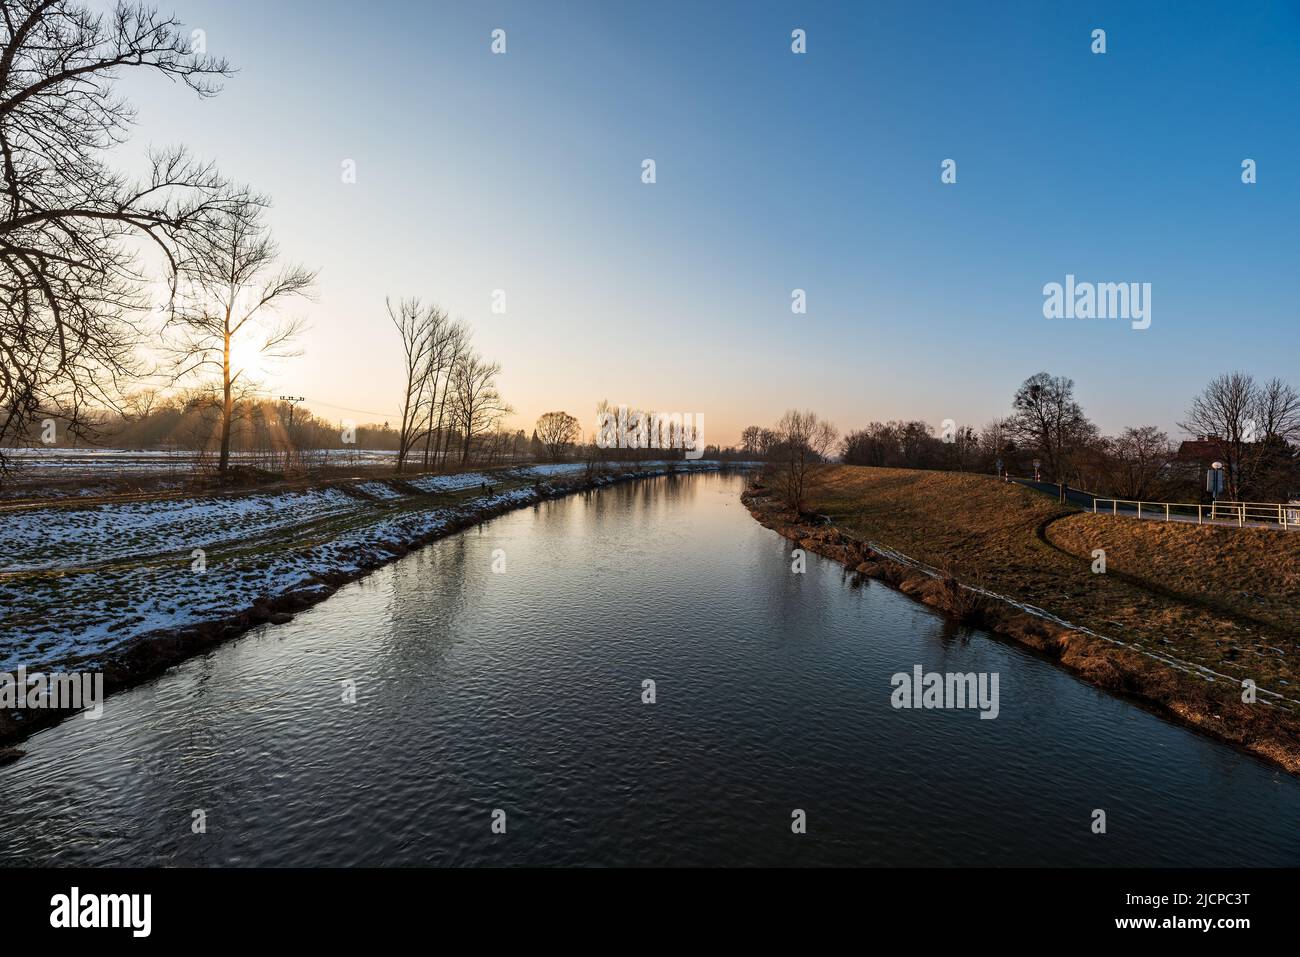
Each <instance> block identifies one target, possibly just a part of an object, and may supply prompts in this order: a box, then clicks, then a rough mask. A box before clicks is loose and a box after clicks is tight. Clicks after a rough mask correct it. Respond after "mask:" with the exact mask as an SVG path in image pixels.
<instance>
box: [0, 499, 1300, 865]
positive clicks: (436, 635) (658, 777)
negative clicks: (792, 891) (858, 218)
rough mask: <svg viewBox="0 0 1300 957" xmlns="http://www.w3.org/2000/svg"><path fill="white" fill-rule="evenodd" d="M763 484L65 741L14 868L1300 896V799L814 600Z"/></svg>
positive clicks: (252, 637)
mask: <svg viewBox="0 0 1300 957" xmlns="http://www.w3.org/2000/svg"><path fill="white" fill-rule="evenodd" d="M742 482H743V479H742V478H741V477H739V476H735V475H720V474H704V475H696V476H680V477H673V476H666V477H663V478H658V479H649V480H643V481H640V482H636V483H633V484H627V485H621V486H615V487H612V488H608V489H605V490H602V491H599V492H593V493H588V494H584V495H579V496H573V497H570V498H566V499H561V500H557V501H551V502H546V503H542V504H540V505H538V506H536V507H533V508H530V509H527V510H522V511H518V512H514V513H511V514H508V515H505V516H502V517H499V518H496V519H494V520H492V521H491V522H488V523H486V524H484V525H482V526H480V527H478V528H476V529H472V530H469V531H466V532H463V533H461V534H458V535H456V536H454V537H452V538H449V539H446V540H443V541H440V542H437V543H435V544H433V545H431V546H429V547H427V548H425V549H423V550H421V551H419V552H416V553H413V554H411V555H409V556H407V557H406V558H404V559H402V560H400V561H398V562H396V563H394V564H392V565H390V566H388V567H386V568H384V569H381V570H380V571H378V572H377V573H375V574H373V575H371V576H370V577H369V578H367V579H365V580H362V581H359V582H356V583H354V584H351V585H349V586H347V587H345V588H343V589H341V590H340V591H339V592H338V593H337V594H336V595H334V596H333V597H331V598H330V599H329V600H327V601H326V602H324V603H322V604H320V605H317V606H316V607H314V608H312V609H309V610H307V611H305V612H303V613H302V614H300V615H299V616H298V617H297V618H296V619H295V620H294V621H292V622H290V623H289V624H286V625H279V626H265V627H262V628H259V629H257V630H256V631H253V632H250V633H249V634H248V635H246V636H244V637H242V638H240V639H238V640H236V641H234V642H231V643H228V644H226V645H223V646H221V647H220V648H217V649H216V650H214V651H212V652H211V653H210V654H208V655H206V656H204V657H201V658H196V659H193V660H191V661H189V662H187V663H185V664H183V665H181V666H179V667H177V668H175V669H173V670H171V671H170V672H168V673H167V674H166V675H164V676H163V677H161V678H160V679H158V680H155V681H153V682H151V683H149V684H147V685H144V686H141V687H139V688H136V689H134V690H131V691H129V692H126V693H124V694H122V695H119V696H116V697H113V698H110V699H109V701H108V703H107V706H106V710H105V714H104V717H103V718H102V719H101V720H99V721H86V720H83V719H81V718H74V719H72V720H70V721H66V722H64V723H63V724H62V725H60V726H58V727H55V728H52V729H49V730H47V731H44V732H42V733H40V734H38V735H36V736H34V737H33V738H32V739H31V740H29V741H28V742H27V743H26V744H25V745H24V748H26V749H27V750H28V752H29V754H28V756H27V757H26V758H24V759H22V760H21V761H19V762H17V763H15V764H13V765H10V766H8V767H6V768H2V769H0V863H4V864H13V863H32V864H72V863H77V864H137V865H150V864H165V865H213V864H223V865H240V864H244V865H251V864H260V865H352V864H368V865H385V864H433V865H464V864H488V865H511V864H532V865H539V864H544V865H575V864H576V865H695V864H708V865H715V864H716V865H723V864H727V865H748V864H772V865H798V864H851V865H966V864H970V865H974V864H995V865H1000V864H1012V865H1015V864H1021V865H1029V864H1039V865H1073V864H1091V865H1104V864H1114V865H1138V864H1155V865H1255V866H1258V865H1295V864H1297V863H1300V781H1297V780H1296V779H1294V778H1292V777H1290V776H1289V775H1286V774H1284V773H1282V772H1280V771H1277V770H1275V769H1273V768H1271V767H1269V766H1267V765H1265V764H1263V763H1262V762H1260V761H1258V760H1256V759H1254V758H1252V757H1250V756H1248V755H1245V754H1242V753H1239V752H1237V751H1235V750H1233V749H1232V748H1230V747H1227V746H1225V745H1222V744H1218V743H1216V742H1214V741H1211V740H1209V739H1207V738H1204V737H1201V736H1199V735H1197V734H1195V733H1193V732H1190V731H1188V730H1186V729H1183V728H1180V727H1177V726H1175V725H1173V724H1170V723H1169V722H1167V721H1165V720H1163V719H1161V718H1159V717H1156V716H1155V715H1153V714H1150V713H1148V712H1146V711H1144V710H1143V709H1141V708H1139V707H1137V706H1135V705H1133V704H1131V703H1129V702H1126V701H1123V700H1120V699H1117V698H1113V697H1110V696H1108V695H1106V694H1103V693H1101V692H1099V691H1097V690H1095V689H1093V688H1091V687H1089V686H1087V685H1085V684H1083V683H1081V682H1079V681H1077V680H1075V679H1074V678H1072V677H1071V676H1070V675H1068V674H1067V673H1065V672H1064V671H1062V670H1061V669H1059V668H1057V667H1056V666H1054V665H1052V664H1050V663H1048V662H1046V661H1044V660H1042V659H1040V658H1039V657H1036V656H1035V655H1034V654H1032V653H1031V652H1028V651H1025V650H1023V649H1021V648H1018V647H1016V646H1015V645H1013V644H1010V643H1007V642H1004V641H1000V640H997V639H994V638H991V637H990V636H988V635H986V634H983V633H981V632H978V631H971V630H968V629H963V628H958V627H955V626H953V625H952V624H951V623H949V622H948V621H946V620H945V619H943V618H942V617H940V616H939V615H938V614H937V613H935V612H934V611H932V610H930V609H929V608H927V607H926V606H923V605H920V604H917V603H915V602H913V601H912V600H911V599H909V598H907V597H905V596H903V595H901V594H899V593H897V592H894V591H892V590H890V589H889V588H888V587H886V586H884V585H882V584H879V583H875V582H868V583H866V584H863V585H861V586H860V587H854V586H853V585H852V583H851V582H850V581H849V579H848V577H847V576H846V575H845V574H844V572H843V569H842V568H841V567H840V566H838V565H836V564H834V563H832V562H829V561H826V560H823V559H820V558H818V557H817V556H815V555H809V556H808V565H807V571H806V573H804V574H794V573H792V571H791V558H790V549H791V547H792V546H791V544H790V543H789V542H787V541H785V540H784V539H782V538H780V537H779V536H777V535H776V534H775V533H773V532H771V531H769V530H767V529H765V528H762V527H761V526H759V525H758V524H757V523H756V522H754V521H753V519H752V518H751V517H750V516H749V514H748V512H746V510H745V509H744V507H743V506H742V505H741V504H740V501H739V493H740V490H741V485H742ZM494 565H495V567H496V569H497V570H496V571H494ZM915 665H921V666H922V667H923V668H924V669H925V670H926V671H938V672H976V673H981V672H983V673H994V672H995V673H997V674H998V676H999V685H998V687H999V713H998V716H997V718H996V719H993V720H986V719H985V720H982V719H980V717H979V712H978V711H976V710H972V709H965V710H961V709H946V710H944V709H929V710H926V709H911V710H908V709H895V708H894V707H892V706H891V702H890V699H891V692H892V690H893V687H892V685H891V681H890V678H891V675H893V674H895V673H898V672H902V673H911V671H912V669H913V667H914V666H915ZM647 679H648V680H651V681H653V682H654V683H655V685H654V690H655V702H654V703H653V704H646V703H643V701H642V695H643V682H644V681H645V680H647ZM348 683H353V684H348ZM349 687H355V703H348V702H345V701H344V700H343V699H344V698H345V697H346V696H347V689H348V688H349ZM796 810H799V811H802V812H803V816H804V818H805V819H806V833H803V834H796V833H794V832H793V830H792V826H791V825H792V821H793V820H794V816H793V815H794V813H795V811H796ZM1096 810H1101V811H1104V812H1105V815H1106V818H1105V820H1106V832H1105V833H1103V834H1098V833H1093V827H1092V825H1093V821H1094V812H1095V811H1096ZM495 811H500V812H503V814H497V815H495V816H494V812H495ZM494 820H495V821H497V822H498V824H499V822H501V821H502V820H504V824H505V833H495V832H494V830H493V822H494ZM200 825H201V826H200ZM498 829H499V828H498ZM196 830H199V831H200V832H201V833H195V831H196Z"/></svg>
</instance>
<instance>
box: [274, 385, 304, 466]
mask: <svg viewBox="0 0 1300 957" xmlns="http://www.w3.org/2000/svg"><path fill="white" fill-rule="evenodd" d="M305 398H306V397H305V396H301V395H282V396H280V401H281V402H288V403H289V430H288V433H287V435H288V438H289V446H290V447H289V448H287V449H285V452H284V467H285V468H286V469H287V468H288V467H289V457H290V456H291V455H292V454H293V407H294V406H295V405H297V404H298V403H299V402H302V401H304V399H305Z"/></svg>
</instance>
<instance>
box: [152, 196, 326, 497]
mask: <svg viewBox="0 0 1300 957" xmlns="http://www.w3.org/2000/svg"><path fill="white" fill-rule="evenodd" d="M265 209H266V201H265V200H264V199H262V198H260V197H252V198H246V199H244V200H243V201H241V202H239V203H238V204H236V205H235V206H234V207H232V208H231V209H230V210H228V211H227V212H225V213H224V214H223V215H221V216H220V217H218V219H217V221H216V222H215V223H214V224H213V226H212V228H211V229H209V230H207V231H205V232H203V233H201V234H199V236H198V238H197V240H196V241H193V242H192V244H191V245H192V252H191V255H190V257H189V258H188V259H187V260H186V262H185V264H184V266H183V267H182V274H183V277H184V280H185V285H184V288H183V289H182V290H181V292H180V294H179V295H178V296H177V299H176V303H175V306H174V308H173V310H172V313H171V316H170V318H169V319H168V328H169V330H170V331H171V332H172V333H173V335H172V337H171V339H170V340H169V343H168V344H169V347H170V349H171V350H172V352H173V354H174V356H175V372H176V377H177V378H178V379H183V378H187V377H191V376H194V375H202V374H204V373H206V372H215V373H217V374H218V375H219V377H220V380H219V381H220V390H221V398H220V402H221V454H220V457H219V459H218V465H217V467H218V469H219V470H220V471H221V472H225V471H226V470H227V469H228V468H229V465H230V435H231V425H232V422H233V421H234V417H235V402H236V397H237V396H236V390H237V389H240V388H242V389H244V390H245V391H247V390H248V389H251V388H252V386H253V385H254V383H252V382H251V379H250V377H249V376H247V375H246V373H247V372H248V369H247V366H246V365H244V364H241V358H242V359H243V360H244V361H246V362H247V361H252V360H254V359H258V360H259V361H260V359H267V358H272V359H274V358H286V357H288V356H292V355H297V354H298V352H297V350H296V348H295V346H294V341H295V340H296V339H297V337H298V335H299V334H300V333H301V332H302V331H303V328H304V326H303V323H302V320H301V319H298V318H287V317H284V316H280V315H278V314H277V311H278V309H279V308H280V307H281V306H283V305H284V304H285V302H286V300H290V299H293V298H295V297H305V296H308V295H310V293H311V290H312V286H313V285H314V284H315V281H316V274H315V273H314V272H312V271H310V270H308V269H305V268H303V267H302V266H297V265H285V266H278V265H277V263H278V261H279V256H280V252H279V247H278V246H277V245H276V243H275V241H274V240H273V239H272V238H271V233H270V230H269V228H268V227H267V225H266V221H265ZM236 352H238V353H240V354H239V355H236ZM241 380H242V381H241Z"/></svg>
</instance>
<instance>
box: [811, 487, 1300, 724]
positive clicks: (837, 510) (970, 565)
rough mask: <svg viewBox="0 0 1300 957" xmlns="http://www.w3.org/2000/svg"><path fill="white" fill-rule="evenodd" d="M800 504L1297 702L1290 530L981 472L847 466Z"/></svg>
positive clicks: (1294, 562) (1298, 590) (1299, 563)
mask: <svg viewBox="0 0 1300 957" xmlns="http://www.w3.org/2000/svg"><path fill="white" fill-rule="evenodd" d="M809 507H811V508H813V509H815V510H816V511H818V512H822V513H824V514H827V515H829V516H830V517H831V518H832V520H833V521H834V522H835V524H836V525H838V526H839V527H841V528H843V529H845V530H846V531H848V532H850V533H852V534H855V535H858V536H861V537H863V538H866V539H869V540H871V541H875V542H877V543H879V544H881V545H884V546H886V547H889V548H893V549H896V550H898V551H901V552H904V553H906V554H908V555H910V556H911V557H913V558H915V559H919V560H921V561H924V562H926V563H928V564H930V565H933V566H936V567H940V568H945V569H950V570H951V573H952V574H953V575H955V576H956V577H957V578H960V579H961V580H963V581H967V582H972V581H973V582H978V583H980V584H982V585H984V587H987V588H989V589H992V590H994V591H997V592H999V593H1001V594H1005V595H1008V596H1010V597H1013V598H1016V599H1018V600H1020V601H1023V602H1026V603H1029V604H1033V605H1037V606H1039V607H1041V608H1044V609H1046V610H1047V611H1050V612H1052V613H1053V614H1055V615H1058V616H1059V617H1061V618H1063V619H1065V620H1067V621H1070V622H1073V623H1075V624H1077V625H1082V626H1084V627H1086V628H1089V629H1092V630H1093V631H1096V632H1097V633H1099V634H1102V635H1107V636H1110V637H1114V638H1119V639H1121V640H1124V641H1130V642H1136V643H1138V644H1139V645H1140V646H1142V647H1144V648H1147V649H1150V650H1153V651H1158V652H1160V653H1162V654H1166V655H1171V656H1173V657H1176V658H1180V659H1182V660H1184V661H1189V662H1193V663H1196V664H1199V665H1203V666H1205V667H1208V668H1212V669H1213V670H1215V671H1218V672H1221V673H1223V674H1228V675H1232V676H1233V677H1236V678H1252V679H1253V680H1255V681H1256V682H1257V683H1258V684H1259V685H1260V686H1261V687H1265V688H1268V689H1270V690H1274V691H1278V692H1280V693H1282V694H1285V695H1286V696H1287V697H1290V698H1300V687H1298V685H1300V585H1298V584H1297V581H1298V579H1300V535H1294V534H1289V533H1283V532H1271V531H1266V530H1257V529H1233V528H1209V527H1204V526H1202V527H1199V528H1198V527H1196V526H1185V527H1184V526H1175V525H1169V524H1165V523H1161V522H1152V521H1142V522H1138V521H1137V520H1136V519H1124V518H1114V517H1110V516H1094V515H1091V514H1085V513H1080V512H1078V511H1077V510H1076V509H1074V508H1072V507H1069V506H1064V505H1060V504H1058V503H1057V502H1055V501H1053V500H1052V499H1051V498H1049V497H1048V496H1045V495H1042V494H1040V493H1037V492H1032V491H1030V490H1028V489H1025V488H1023V487H1021V486H1018V485H1014V484H1007V483H1004V482H1001V481H999V480H997V479H995V478H993V477H991V476H979V475H961V474H955V473H951V472H925V471H913V470H902V469H873V468H862V467H855V466H828V467H825V468H823V469H821V470H820V471H819V472H818V474H817V475H816V477H815V484H814V486H813V488H812V490H811V494H810V495H809ZM1094 548H1104V549H1105V550H1106V556H1107V566H1108V567H1107V574H1104V575H1101V574H1094V573H1093V572H1092V570H1091V564H1092V558H1091V552H1092V549H1094Z"/></svg>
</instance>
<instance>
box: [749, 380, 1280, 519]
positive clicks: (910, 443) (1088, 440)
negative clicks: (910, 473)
mask: <svg viewBox="0 0 1300 957" xmlns="http://www.w3.org/2000/svg"><path fill="white" fill-rule="evenodd" d="M945 424H946V426H947V427H946V428H945V429H944V430H943V431H942V432H941V433H936V430H935V429H934V427H933V426H931V425H930V424H929V423H927V422H924V421H921V420H911V421H891V422H872V423H871V424H870V425H868V426H867V427H866V428H863V429H857V430H854V431H851V432H849V433H848V434H846V435H845V436H844V438H843V439H842V440H841V441H840V442H839V444H838V446H837V448H836V449H835V451H836V452H838V454H839V456H840V460H841V461H842V462H844V463H845V464H849V465H869V466H876V467H887V468H918V469H944V470H954V471H982V472H994V471H996V470H998V469H999V468H1000V469H1001V470H1002V471H1003V472H1005V473H1008V474H1012V475H1020V476H1025V475H1032V474H1033V472H1034V469H1033V462H1034V460H1037V461H1038V462H1039V463H1040V472H1041V475H1042V477H1043V479H1044V480H1046V481H1050V482H1056V483H1060V484H1063V485H1065V486H1072V487H1074V488H1083V489H1088V490H1089V491H1093V492H1096V493H1098V494H1101V495H1112V496H1115V497H1117V498H1127V499H1147V500H1160V499H1164V500H1169V499H1171V498H1178V499H1180V500H1191V501H1198V500H1200V498H1201V497H1202V496H1203V495H1204V494H1205V469H1206V467H1207V466H1208V465H1209V464H1210V460H1217V461H1219V462H1220V463H1221V464H1222V466H1223V469H1222V472H1223V480H1224V495H1226V496H1227V497H1229V498H1233V499H1243V498H1245V499H1253V500H1256V501H1286V500H1287V499H1288V498H1295V497H1297V495H1300V394H1298V393H1297V392H1296V390H1295V389H1294V388H1293V387H1292V386H1291V385H1289V384H1288V383H1286V382H1285V381H1283V380H1281V379H1276V378H1275V379H1271V380H1269V381H1267V382H1257V381H1256V380H1255V379H1254V378H1253V377H1252V376H1250V375H1249V374H1247V373H1243V372H1231V373H1226V374H1224V375H1221V376H1218V377H1216V378H1215V379H1214V380H1212V381H1211V382H1210V383H1209V384H1208V385H1207V386H1206V387H1205V388H1204V389H1203V390H1202V391H1201V392H1200V393H1198V394H1197V395H1196V396H1195V397H1194V398H1193V400H1192V404H1191V408H1190V409H1189V410H1188V412H1187V414H1186V416H1185V418H1184V420H1183V421H1182V422H1180V423H1179V427H1180V428H1181V429H1183V430H1184V431H1185V432H1186V433H1187V434H1188V435H1189V436H1190V437H1191V438H1193V439H1195V440H1196V441H1194V442H1191V443H1189V445H1190V446H1191V449H1190V451H1189V453H1188V454H1186V455H1183V456H1181V457H1180V455H1179V447H1178V446H1177V445H1176V444H1175V443H1174V442H1172V441H1170V438H1169V435H1168V434H1167V433H1166V432H1164V431H1163V430H1161V429H1160V428H1158V427H1156V426H1153V425H1143V426H1131V427H1128V428H1125V429H1124V430H1122V431H1121V432H1120V433H1119V434H1118V435H1114V436H1105V435H1102V434H1101V432H1100V430H1099V429H1098V428H1097V426H1096V425H1095V424H1094V423H1093V422H1092V421H1091V420H1090V419H1089V418H1088V416H1087V415H1086V414H1085V412H1084V410H1083V408H1082V406H1081V405H1080V403H1079V401H1078V399H1077V397H1076V395H1075V386H1074V382H1073V380H1071V379H1069V378H1068V377H1065V376H1055V375H1051V374H1049V373H1047V372H1040V373H1037V374H1036V375H1033V376H1030V377H1029V378H1028V379H1026V380H1025V381H1024V382H1023V383H1022V384H1021V385H1020V387H1019V388H1018V389H1017V390H1016V392H1015V394H1014V396H1013V397H1012V403H1011V414H1010V415H1008V416H1006V417H1003V418H999V419H995V420H993V421H992V422H989V423H987V424H986V425H984V426H983V427H981V428H979V429H976V428H975V427H973V426H970V425H955V424H954V423H953V422H951V421H949V422H947V423H945ZM792 426H793V429H792ZM792 431H793V434H795V435H798V434H800V433H801V432H803V431H806V430H804V429H801V428H799V427H798V423H790V422H787V421H786V420H784V419H783V420H782V424H781V425H779V426H778V427H777V428H774V429H769V428H763V427H761V426H750V427H748V428H746V429H745V430H744V432H743V433H742V434H741V452H742V454H744V455H745V456H747V457H750V458H758V459H766V460H768V461H771V462H775V463H777V464H781V465H782V471H783V473H784V475H785V478H783V479H782V481H783V482H784V483H785V485H786V486H787V490H788V493H789V494H788V496H787V497H788V498H790V499H792V500H793V499H795V498H799V497H802V491H801V485H802V482H801V481H800V476H801V475H806V471H807V470H806V469H805V468H803V467H802V463H801V459H800V457H799V456H796V457H795V459H794V462H793V464H792V460H791V445H790V444H789V436H790V435H791V434H792ZM805 445H807V443H796V445H795V448H798V447H800V446H805ZM825 455H826V453H825V452H822V453H821V454H820V457H823V458H824V457H825Z"/></svg>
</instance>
